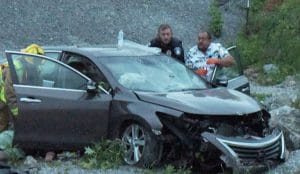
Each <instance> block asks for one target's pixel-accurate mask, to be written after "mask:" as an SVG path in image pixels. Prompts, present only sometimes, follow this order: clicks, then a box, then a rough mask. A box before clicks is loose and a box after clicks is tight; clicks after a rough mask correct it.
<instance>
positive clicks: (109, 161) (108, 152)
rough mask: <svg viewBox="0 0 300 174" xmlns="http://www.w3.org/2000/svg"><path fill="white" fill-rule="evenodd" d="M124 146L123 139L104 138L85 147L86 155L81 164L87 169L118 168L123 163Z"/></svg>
mask: <svg viewBox="0 0 300 174" xmlns="http://www.w3.org/2000/svg"><path fill="white" fill-rule="evenodd" d="M122 157H123V147H122V143H121V140H118V139H117V140H114V141H111V140H102V141H100V142H98V143H95V144H94V145H92V146H88V147H85V151H84V156H83V157H82V159H81V160H80V162H79V164H80V165H81V166H82V167H83V168H86V169H93V168H99V169H110V168H116V167H118V166H119V165H121V163H122V159H123V158H122Z"/></svg>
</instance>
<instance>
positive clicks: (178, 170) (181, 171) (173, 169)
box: [144, 165, 192, 174]
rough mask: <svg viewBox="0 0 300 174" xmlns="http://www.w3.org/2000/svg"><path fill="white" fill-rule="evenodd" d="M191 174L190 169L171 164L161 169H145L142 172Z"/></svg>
mask: <svg viewBox="0 0 300 174" xmlns="http://www.w3.org/2000/svg"><path fill="white" fill-rule="evenodd" d="M156 173H160V174H191V173H192V171H191V170H190V169H186V168H176V167H174V166H173V165H166V166H164V167H163V169H145V170H144V174H156Z"/></svg>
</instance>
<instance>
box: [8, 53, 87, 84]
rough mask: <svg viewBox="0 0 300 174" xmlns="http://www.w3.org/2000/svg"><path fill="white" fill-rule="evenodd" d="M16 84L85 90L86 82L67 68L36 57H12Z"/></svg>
mask: <svg viewBox="0 0 300 174" xmlns="http://www.w3.org/2000/svg"><path fill="white" fill-rule="evenodd" d="M12 61H13V65H14V67H15V70H16V75H17V83H18V84H22V85H30V86H42V87H51V88H66V89H86V83H87V80H86V79H85V78H83V77H82V76H80V75H79V74H77V73H76V72H74V71H72V70H70V69H68V68H67V67H65V66H63V65H61V64H59V63H57V62H55V61H52V60H49V59H46V58H42V57H37V56H29V55H16V54H14V55H12Z"/></svg>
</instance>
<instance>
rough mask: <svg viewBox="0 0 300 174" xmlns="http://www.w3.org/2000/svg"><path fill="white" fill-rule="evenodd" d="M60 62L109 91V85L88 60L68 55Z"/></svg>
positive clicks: (75, 55)
mask: <svg viewBox="0 0 300 174" xmlns="http://www.w3.org/2000/svg"><path fill="white" fill-rule="evenodd" d="M62 61H63V62H64V63H66V64H67V65H69V66H71V67H73V68H74V69H76V70H78V71H79V72H81V73H82V74H84V75H86V76H87V77H89V78H90V79H92V80H93V81H95V82H97V83H98V84H99V85H100V86H101V87H103V88H104V89H105V90H106V91H109V89H110V85H109V83H108V81H107V79H106V77H105V76H104V74H103V73H102V72H101V71H100V70H99V68H98V67H97V66H96V65H95V64H94V63H93V62H92V61H91V60H90V59H88V58H86V57H84V56H81V55H78V54H72V53H68V54H65V55H64V57H63V60H62Z"/></svg>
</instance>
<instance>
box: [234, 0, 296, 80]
mask: <svg viewBox="0 0 300 174" xmlns="http://www.w3.org/2000/svg"><path fill="white" fill-rule="evenodd" d="M264 4H266V3H265V1H260V0H254V1H252V6H251V11H250V16H249V28H248V31H249V32H248V33H247V34H245V33H240V35H239V37H238V41H237V42H238V43H237V45H238V46H239V48H240V50H241V56H242V58H243V63H244V65H245V66H250V65H253V64H254V65H255V66H259V68H262V66H263V65H264V64H267V63H273V64H276V65H277V66H278V67H279V72H278V73H277V74H271V77H270V78H272V79H274V80H272V81H274V82H276V81H277V82H278V81H280V80H282V79H283V78H282V77H284V76H287V75H291V74H295V73H296V71H297V70H298V71H299V70H300V69H299V67H300V59H299V56H300V34H299V33H300V20H299V19H298V14H300V1H299V0H285V1H283V2H282V3H279V4H278V6H275V7H274V8H273V10H271V11H270V10H264ZM269 5H270V3H269ZM266 76H267V75H263V76H262V79H264V78H266ZM272 76H273V77H272ZM276 77H277V80H276Z"/></svg>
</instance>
